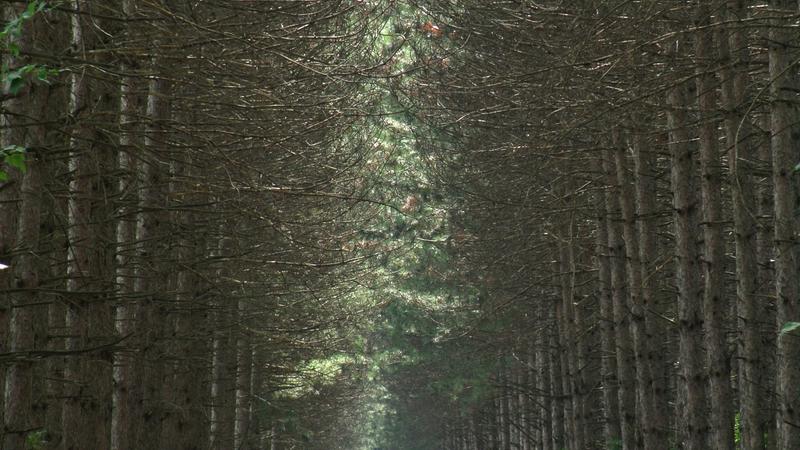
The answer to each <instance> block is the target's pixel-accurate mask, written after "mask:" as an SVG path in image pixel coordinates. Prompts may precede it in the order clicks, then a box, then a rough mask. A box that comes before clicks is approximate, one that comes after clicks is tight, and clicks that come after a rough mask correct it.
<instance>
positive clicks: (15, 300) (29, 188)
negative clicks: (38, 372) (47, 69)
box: [2, 103, 45, 450]
mask: <svg viewBox="0 0 800 450" xmlns="http://www.w3.org/2000/svg"><path fill="white" fill-rule="evenodd" d="M40 104H41V103H40ZM35 128H37V131H34V132H33V134H34V137H33V139H29V140H27V141H26V142H25V143H26V144H27V146H28V148H29V156H28V157H27V170H26V172H25V174H24V175H23V177H22V185H21V187H20V195H21V205H20V215H19V217H18V226H17V239H16V240H17V244H16V245H15V248H14V252H15V253H16V254H17V255H18V256H17V257H15V258H14V266H13V274H14V279H13V287H14V289H15V291H16V292H15V293H14V294H12V295H10V296H9V299H10V307H11V313H10V320H9V328H8V351H9V352H11V353H12V354H13V353H15V352H19V356H17V357H16V358H15V359H14V360H13V361H12V362H11V363H10V364H8V365H7V367H6V368H5V373H6V377H5V387H4V396H3V397H4V404H3V406H4V414H3V415H4V419H5V423H4V428H3V440H2V444H3V445H2V447H3V448H4V449H7V450H23V449H25V448H27V446H26V439H27V437H28V434H29V433H30V432H32V431H34V429H35V427H34V417H33V411H32V407H33V404H32V403H33V385H34V380H33V365H34V362H35V360H33V359H30V358H29V357H26V356H25V352H28V351H31V350H35V347H34V344H35V342H34V338H35V326H36V322H37V321H42V320H43V319H44V318H43V317H40V316H41V315H40V314H36V312H37V310H38V308H37V306H36V304H37V303H38V301H39V293H38V292H37V288H38V284H39V273H38V270H39V265H38V261H37V253H38V252H37V246H38V243H39V228H40V223H41V214H40V210H41V203H42V199H41V196H42V174H41V171H42V168H41V165H42V162H41V159H42V158H44V155H45V152H44V149H43V148H42V145H43V144H44V142H43V141H44V139H43V135H44V133H43V131H44V130H43V129H42V127H35ZM17 145H19V143H18V144H17Z"/></svg>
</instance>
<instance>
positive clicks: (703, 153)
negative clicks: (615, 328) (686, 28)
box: [695, 0, 733, 450]
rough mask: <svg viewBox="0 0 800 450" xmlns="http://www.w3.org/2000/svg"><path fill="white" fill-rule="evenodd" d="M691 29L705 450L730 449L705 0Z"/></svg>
mask: <svg viewBox="0 0 800 450" xmlns="http://www.w3.org/2000/svg"><path fill="white" fill-rule="evenodd" d="M695 26H696V27H697V29H698V32H697V36H696V37H695V70H696V74H697V77H696V78H695V84H696V89H697V103H698V107H699V111H700V126H699V130H698V135H699V146H700V174H701V176H700V192H701V196H702V211H703V240H704V242H705V252H704V255H703V258H702V261H703V269H704V270H703V273H704V275H705V278H704V279H705V288H704V289H703V296H704V299H703V313H704V317H705V318H704V320H703V325H704V329H705V342H706V360H707V364H708V378H709V390H710V398H711V404H710V413H711V417H710V425H711V442H710V445H711V446H712V447H713V448H716V449H720V450H722V449H730V448H733V403H732V397H733V395H732V391H731V384H730V378H731V369H730V363H729V361H730V359H729V356H728V345H727V342H726V339H725V331H726V326H727V325H726V321H725V316H726V315H727V313H728V306H729V305H728V303H729V302H727V301H726V298H725V297H726V295H725V289H724V286H723V282H724V275H725V242H724V241H723V237H722V223H723V220H724V218H723V216H722V201H721V196H722V193H721V190H722V171H721V162H720V158H719V149H718V147H717V137H718V120H717V118H716V115H717V91H716V89H717V80H716V77H715V76H714V70H715V69H716V67H715V64H716V60H717V57H716V55H715V52H714V42H713V35H712V33H713V30H712V29H711V11H710V9H709V5H708V4H707V2H706V0H699V2H698V6H697V10H696V20H695Z"/></svg>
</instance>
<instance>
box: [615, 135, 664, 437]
mask: <svg viewBox="0 0 800 450" xmlns="http://www.w3.org/2000/svg"><path fill="white" fill-rule="evenodd" d="M623 145H624V143H623V141H622V138H621V137H619V136H617V137H615V139H614V162H615V166H616V174H617V180H616V181H617V184H618V186H619V202H620V210H621V211H622V224H623V225H622V230H623V236H624V239H625V255H626V258H625V260H626V262H627V264H626V266H625V268H626V271H627V274H628V307H629V308H630V310H631V334H632V336H633V351H634V358H635V362H636V386H637V399H638V401H639V403H638V405H637V406H638V408H637V412H638V414H637V417H638V419H639V421H640V427H641V432H642V438H643V445H644V448H648V449H654V450H656V449H660V448H666V445H667V441H666V440H665V439H663V438H662V437H661V436H660V435H659V432H658V428H659V427H660V426H661V424H660V423H659V422H658V420H657V417H658V415H657V413H656V406H655V401H654V399H653V372H652V367H650V364H651V361H650V360H649V356H650V355H651V354H652V352H651V351H650V342H649V340H648V333H647V323H646V321H645V315H646V313H647V312H646V310H645V305H644V300H643V293H642V284H643V281H642V272H641V270H642V266H641V261H640V259H639V257H640V253H639V235H638V231H637V229H636V211H635V209H634V200H635V199H634V191H633V186H631V184H630V183H629V182H628V181H627V180H629V179H632V177H631V176H630V174H629V173H628V162H627V156H626V155H625V149H624V148H623ZM639 446H640V447H641V445H639Z"/></svg>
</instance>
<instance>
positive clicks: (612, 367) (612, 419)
mask: <svg viewBox="0 0 800 450" xmlns="http://www.w3.org/2000/svg"><path fill="white" fill-rule="evenodd" d="M598 162H599V163H600V164H599V167H602V158H601V159H600V160H599V161H598ZM595 204H596V205H598V209H597V250H596V252H597V269H598V270H597V273H598V278H599V281H600V289H599V298H598V302H599V303H600V305H599V318H598V320H599V322H600V385H601V389H602V392H603V398H602V400H603V425H604V426H603V431H604V436H605V442H606V445H607V446H611V445H613V443H615V442H619V441H620V427H619V397H618V393H617V360H616V346H615V341H614V309H613V308H614V305H613V303H612V298H611V268H610V266H611V262H610V260H609V252H608V250H609V249H608V217H607V216H606V209H605V198H604V194H600V195H598V196H597V201H596V202H595Z"/></svg>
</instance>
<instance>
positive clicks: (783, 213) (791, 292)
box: [769, 0, 800, 448]
mask: <svg viewBox="0 0 800 450" xmlns="http://www.w3.org/2000/svg"><path fill="white" fill-rule="evenodd" d="M770 6H771V8H772V10H773V11H772V14H774V15H775V17H776V18H775V19H773V21H772V24H771V29H770V35H769V76H770V94H771V102H770V117H771V119H770V130H771V147H772V180H773V185H774V204H775V216H774V223H775V285H776V286H775V287H776V296H777V311H776V319H777V322H778V323H777V327H778V328H779V329H780V328H781V327H783V326H784V325H785V324H786V323H788V322H800V299H798V296H799V295H800V285H799V283H800V277H799V276H798V267H799V266H798V264H799V263H798V259H799V258H800V255H798V252H799V251H800V250H799V249H800V247H798V237H797V233H798V226H797V225H796V222H797V217H796V211H797V210H798V208H799V207H800V179H799V178H798V176H797V174H796V173H795V170H794V167H795V166H796V165H797V164H798V161H800V147H799V146H798V144H799V143H800V125H798V106H797V103H796V92H797V87H798V84H797V64H798V59H797V56H798V54H800V51H798V50H797V48H798V34H797V30H796V29H794V28H792V27H791V26H789V24H791V23H794V21H795V17H796V15H797V13H798V4H797V2H796V1H790V0H773V1H772V2H770ZM797 355H800V333H799V332H797V331H795V332H793V333H782V334H780V335H779V336H778V354H777V362H776V365H777V375H776V376H777V395H778V405H777V407H778V419H777V420H778V425H777V427H778V442H777V444H778V447H779V448H792V447H794V446H796V445H797V443H798V442H800V401H799V400H798V399H800V358H798V356H797Z"/></svg>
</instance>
